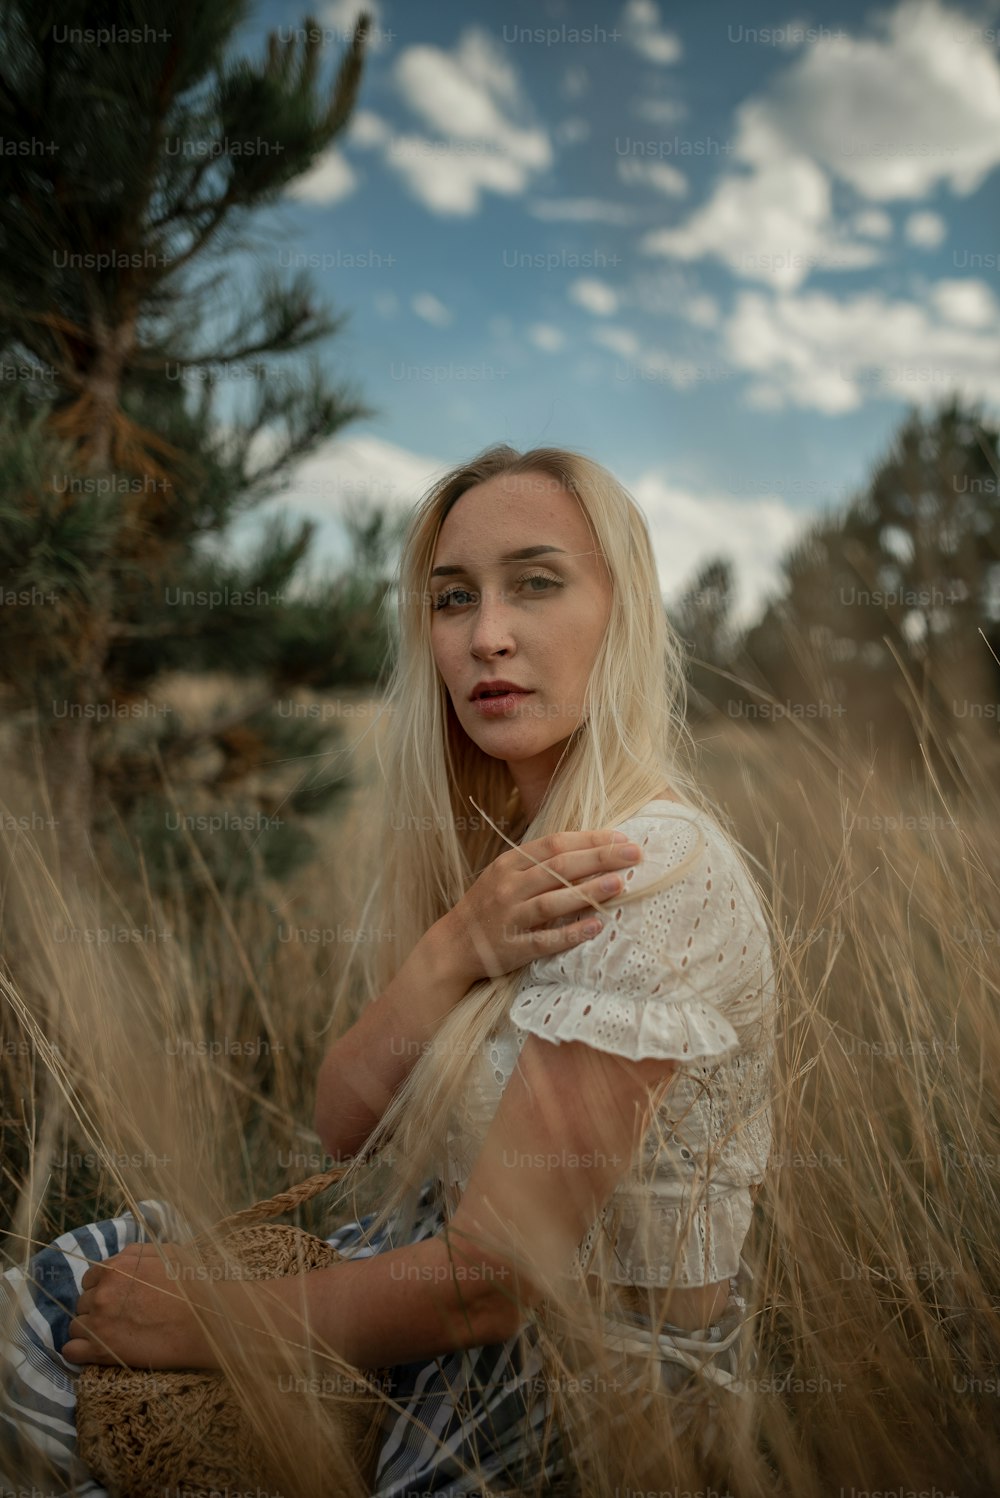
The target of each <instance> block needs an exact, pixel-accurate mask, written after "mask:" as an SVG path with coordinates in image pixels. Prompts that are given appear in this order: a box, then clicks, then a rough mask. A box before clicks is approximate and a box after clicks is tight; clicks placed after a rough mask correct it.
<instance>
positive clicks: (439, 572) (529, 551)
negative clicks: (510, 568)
mask: <svg viewBox="0 0 1000 1498" xmlns="http://www.w3.org/2000/svg"><path fill="white" fill-rule="evenodd" d="M552 551H558V552H559V553H560V555H561V556H566V555H568V553H567V552H565V551H564V550H563V548H562V547H561V546H547V545H543V546H522V547H521V549H520V550H519V551H505V552H504V554H503V556H502V557H501V558H500V560H501V562H524V561H526V560H527V559H528V557H540V556H544V555H545V554H546V553H548V552H552ZM467 571H468V568H467V567H451V566H448V567H435V568H434V571H433V572H432V573H431V577H451V576H452V575H453V574H454V573H456V572H467Z"/></svg>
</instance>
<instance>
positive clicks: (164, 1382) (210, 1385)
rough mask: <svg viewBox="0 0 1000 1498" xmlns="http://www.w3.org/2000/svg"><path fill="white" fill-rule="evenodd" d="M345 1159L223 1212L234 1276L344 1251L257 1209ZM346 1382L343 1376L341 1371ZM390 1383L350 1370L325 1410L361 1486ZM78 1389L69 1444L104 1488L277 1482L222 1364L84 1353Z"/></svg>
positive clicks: (125, 1490)
mask: <svg viewBox="0 0 1000 1498" xmlns="http://www.w3.org/2000/svg"><path fill="white" fill-rule="evenodd" d="M345 1169H346V1167H345V1166H340V1167H337V1168H336V1169H333V1170H328V1171H324V1172H322V1173H321V1174H320V1175H314V1176H310V1177H309V1178H308V1180H305V1181H302V1182H300V1183H299V1185H297V1186H293V1187H291V1188H290V1189H289V1190H288V1191H283V1192H280V1193H279V1194H278V1195H277V1196H272V1197H270V1198H269V1199H268V1200H267V1201H262V1202H255V1203H254V1205H253V1206H251V1207H247V1208H246V1209H245V1210H244V1211H242V1212H235V1213H233V1214H232V1215H231V1216H229V1217H224V1218H223V1219H222V1220H221V1221H220V1222H219V1223H218V1224H217V1225H216V1229H215V1232H216V1234H218V1233H219V1232H220V1231H223V1230H224V1232H225V1237H224V1240H223V1241H224V1245H225V1254H226V1256H227V1257H228V1258H229V1260H230V1265H229V1268H228V1269H227V1273H228V1274H229V1275H237V1276H238V1278H240V1279H276V1278H280V1277H282V1276H284V1275H286V1274H299V1273H304V1272H308V1271H309V1270H310V1269H324V1268H327V1267H328V1266H329V1265H332V1264H337V1263H339V1262H340V1261H341V1259H342V1258H343V1257H344V1256H343V1255H342V1254H339V1253H337V1251H336V1250H335V1249H334V1248H331V1246H330V1244H328V1243H326V1242H324V1240H323V1239H322V1238H317V1237H315V1236H314V1235H313V1234H312V1233H306V1232H303V1231H302V1229H301V1228H295V1227H288V1226H284V1225H282V1224H280V1223H267V1222H259V1219H261V1218H269V1217H278V1216H280V1215H281V1213H283V1212H288V1211H290V1210H291V1209H292V1208H293V1207H295V1206H297V1205H298V1204H299V1203H300V1202H303V1201H308V1200H309V1198H310V1197H313V1196H316V1195H317V1194H318V1193H319V1192H320V1191H323V1190H325V1189H326V1187H327V1186H331V1185H333V1183H334V1182H335V1181H337V1180H339V1178H340V1177H341V1176H342V1175H343V1173H344V1170H345ZM253 1224H258V1225H256V1226H254V1225H253ZM184 1246H185V1248H186V1249H188V1251H191V1250H193V1251H194V1252H195V1253H196V1254H198V1255H199V1256H200V1260H201V1263H202V1265H204V1266H205V1267H206V1268H209V1269H210V1268H211V1266H213V1265H218V1266H220V1267H221V1265H222V1264H223V1263H224V1259H223V1255H222V1254H220V1253H219V1252H217V1251H216V1249H215V1248H214V1247H213V1245H212V1244H211V1243H210V1242H209V1241H207V1237H203V1238H195V1239H194V1240H193V1241H192V1242H191V1243H190V1244H185V1245H184ZM232 1260H235V1261H236V1262H237V1264H238V1266H239V1267H238V1270H237V1269H235V1268H234V1267H233V1265H232V1262H231V1261H232ZM344 1382H345V1384H347V1383H349V1382H350V1380H349V1377H348V1376H347V1375H345V1379H344ZM388 1383H389V1370H388V1369H386V1368H380V1369H376V1370H373V1371H371V1372H368V1373H362V1372H360V1371H358V1372H357V1373H356V1386H357V1389H358V1392H357V1393H356V1394H355V1393H353V1392H351V1393H350V1395H349V1397H345V1393H346V1392H347V1391H346V1390H345V1391H344V1392H339V1393H338V1394H337V1395H336V1396H335V1397H334V1398H332V1399H331V1400H330V1401H329V1406H328V1408H329V1416H330V1419H331V1420H335V1421H337V1422H338V1424H339V1429H340V1430H341V1431H342V1432H343V1435H344V1438H345V1445H346V1447H347V1448H348V1449H350V1450H351V1451H352V1452H353V1455H354V1461H355V1463H356V1465H357V1467H358V1468H359V1470H360V1472H361V1474H362V1477H363V1479H364V1480H365V1482H366V1483H367V1486H368V1491H371V1490H372V1489H373V1488H374V1477H375V1465H376V1462H377V1459H378V1452H379V1446H380V1415H381V1410H380V1408H379V1391H382V1392H385V1391H386V1389H387V1386H388ZM351 1387H352V1389H353V1387H354V1385H353V1384H351ZM321 1397H322V1396H321ZM76 1398H77V1403H76V1429H77V1450H78V1452H79V1455H80V1457H81V1459H82V1461H83V1462H84V1463H85V1465H86V1466H87V1468H88V1470H89V1472H90V1474H91V1475H92V1476H93V1477H96V1478H97V1479H98V1480H99V1481H100V1482H102V1483H103V1484H104V1486H105V1487H106V1488H107V1489H108V1491H109V1492H110V1493H111V1494H112V1498H162V1495H163V1493H164V1490H165V1489H168V1488H169V1489H174V1488H176V1489H177V1490H178V1491H180V1492H183V1494H184V1498H210V1495H211V1494H212V1492H213V1491H214V1492H215V1493H216V1494H217V1493H218V1491H219V1490H220V1489H222V1490H223V1491H226V1490H227V1489H230V1490H235V1489H239V1488H249V1489H250V1490H251V1491H255V1490H256V1485H257V1484H258V1483H259V1482H260V1481H261V1479H262V1478H267V1479H268V1481H269V1482H271V1483H272V1485H273V1484H274V1482H275V1481H276V1480H277V1481H279V1482H280V1474H276V1473H273V1472H272V1471H271V1470H270V1467H269V1465H268V1462H267V1459H266V1457H265V1455H264V1452H263V1451H262V1450H261V1449H260V1447H259V1446H258V1443H257V1440H256V1436H255V1432H254V1429H253V1427H252V1425H251V1423H250V1421H249V1420H248V1418H247V1415H246V1412H245V1410H244V1409H243V1407H242V1405H241V1404H240V1402H239V1401H238V1400H237V1399H236V1398H235V1396H234V1394H233V1391H232V1388H231V1387H230V1384H229V1382H228V1380H227V1379H226V1377H225V1375H224V1374H222V1373H221V1372H216V1371H215V1370H208V1369H191V1370H186V1369H176V1370H175V1369H167V1370H164V1369H159V1370H154V1371H148V1372H147V1371H143V1370H142V1369H138V1368H123V1367H117V1366H115V1367H106V1366H104V1365H102V1364H99V1363H85V1364H84V1365H83V1367H82V1368H81V1370H80V1374H79V1378H78V1382H77V1396H76ZM269 1491H270V1492H271V1493H272V1494H273V1498H282V1495H281V1493H280V1489H279V1488H278V1487H275V1486H272V1487H271V1489H270V1490H269ZM332 1491H334V1489H333V1488H331V1492H332Z"/></svg>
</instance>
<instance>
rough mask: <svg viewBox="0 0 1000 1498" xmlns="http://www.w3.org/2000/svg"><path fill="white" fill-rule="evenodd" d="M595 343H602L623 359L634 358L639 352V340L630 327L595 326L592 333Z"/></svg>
mask: <svg viewBox="0 0 1000 1498" xmlns="http://www.w3.org/2000/svg"><path fill="white" fill-rule="evenodd" d="M590 336H591V338H592V340H593V341H594V343H600V344H601V345H602V346H603V347H604V348H609V349H611V351H612V353H615V354H620V355H621V357H622V358H623V359H634V358H635V357H636V355H637V354H638V353H639V348H640V344H639V340H638V338H637V337H636V336H635V334H634V333H630V332H629V330H628V328H613V327H612V328H607V327H602V328H593V329H592V330H591V334H590Z"/></svg>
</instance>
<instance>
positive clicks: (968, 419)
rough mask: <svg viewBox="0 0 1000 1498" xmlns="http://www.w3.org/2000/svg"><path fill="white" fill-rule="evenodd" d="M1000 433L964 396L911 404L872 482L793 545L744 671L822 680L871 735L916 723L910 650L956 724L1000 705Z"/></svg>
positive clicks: (929, 696)
mask: <svg viewBox="0 0 1000 1498" xmlns="http://www.w3.org/2000/svg"><path fill="white" fill-rule="evenodd" d="M998 440H1000V433H998V431H997V429H996V427H995V426H993V425H990V424H989V422H988V421H987V420H986V418H985V416H984V415H983V413H982V411H981V409H979V408H978V407H974V406H965V405H963V404H962V403H961V402H959V400H958V399H957V398H952V399H950V400H948V401H945V402H944V403H943V404H942V405H941V406H940V407H939V408H938V409H937V410H936V411H932V412H929V413H926V414H925V413H921V412H920V411H919V410H916V409H914V410H911V411H910V412H909V414H908V415H907V416H906V418H905V419H904V421H903V422H902V424H901V426H900V428H899V430H898V431H897V433H896V434H895V436H894V438H893V440H892V442H891V444H890V447H889V450H888V451H887V453H886V454H885V456H884V457H883V458H882V459H880V460H879V462H878V463H877V464H876V466H875V468H874V470H873V472H872V475H871V477H870V479H869V480H868V482H867V483H866V485H865V487H864V488H863V490H862V491H861V492H860V493H859V494H858V495H857V496H856V497H855V498H854V499H853V500H852V501H851V502H850V503H849V504H848V505H846V506H844V507H843V508H841V509H839V510H833V511H830V512H829V513H827V514H824V515H822V516H820V517H819V518H818V519H817V520H816V521H815V522H814V523H813V524H812V525H811V526H810V527H809V529H808V530H807V531H806V533H805V534H804V535H803V536H802V537H801V538H800V539H799V540H798V541H797V542H796V544H795V545H794V546H793V547H792V548H791V550H790V551H789V552H788V553H787V555H786V556H785V558H784V560H783V563H782V573H783V578H782V587H781V592H780V596H779V597H778V598H777V599H776V600H775V601H774V602H773V603H772V604H771V605H770V606H769V608H768V609H767V611H766V612H765V615H764V617H763V618H762V619H761V620H760V622H759V623H758V624H757V625H756V627H755V628H754V629H753V630H751V631H750V632H749V634H748V637H747V639H746V641H745V650H744V654H743V661H742V666H741V669H742V670H744V671H746V673H747V674H748V675H750V674H753V673H755V672H759V673H760V675H761V676H762V677H763V678H764V679H765V680H766V681H767V682H768V683H769V685H770V687H771V690H772V691H773V692H774V693H775V695H776V696H777V697H778V698H779V699H781V700H782V701H786V702H791V703H795V704H805V705H808V704H810V703H812V704H814V705H816V698H817V692H819V693H820V694H821V695H822V696H823V697H824V699H829V700H832V701H836V702H840V703H843V704H845V705H846V707H847V711H848V715H849V721H848V718H845V726H849V727H856V728H857V729H858V731H859V732H861V733H863V734H867V735H870V733H871V731H872V727H873V726H876V727H877V728H878V730H879V732H880V734H883V735H889V734H891V735H892V736H893V737H897V736H899V735H905V734H907V733H908V724H909V722H910V721H911V716H912V712H913V704H912V702H911V701H910V699H909V695H908V692H907V690H906V689H905V687H904V684H903V679H902V675H901V673H900V669H899V666H900V662H902V663H903V664H904V665H905V666H906V667H907V668H908V670H909V672H910V674H911V676H912V678H913V680H914V681H915V683H916V685H917V687H918V689H919V691H920V692H921V694H922V703H923V711H925V712H927V713H929V714H931V715H932V716H933V718H934V719H935V721H936V723H937V724H938V726H939V727H941V728H943V729H944V730H945V732H948V731H949V730H950V729H951V728H952V727H954V726H955V713H956V706H955V704H956V703H960V704H966V703H968V704H988V703H990V702H992V703H995V702H996V700H997V697H998V696H1000V676H998V673H997V670H996V658H997V657H998V656H1000V500H998V488H1000V485H998V479H1000V460H998ZM991 648H992V654H991ZM963 716H964V710H963Z"/></svg>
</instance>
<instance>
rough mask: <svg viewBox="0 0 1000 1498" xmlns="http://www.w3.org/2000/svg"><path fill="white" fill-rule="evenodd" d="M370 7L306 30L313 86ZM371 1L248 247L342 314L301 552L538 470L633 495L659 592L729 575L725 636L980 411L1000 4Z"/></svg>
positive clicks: (997, 322)
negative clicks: (908, 455)
mask: <svg viewBox="0 0 1000 1498" xmlns="http://www.w3.org/2000/svg"><path fill="white" fill-rule="evenodd" d="M360 8H361V7H360V6H359V5H358V4H356V3H353V0H333V3H330V4H328V5H327V6H326V7H325V9H322V10H317V11H316V12H315V15H316V22H317V24H318V26H319V27H321V28H322V29H323V41H322V58H323V65H324V69H325V76H327V77H332V75H333V72H334V70H335V68H336V66H337V63H338V60H339V58H340V56H341V55H342V52H343V49H344V43H345V39H346V37H347V36H348V35H349V33H350V28H351V23H352V21H353V19H354V17H355V15H356V14H357V12H358V11H359V9H360ZM368 9H369V10H370V11H371V12H372V13H373V14H374V17H375V33H374V38H373V42H374V45H373V46H372V48H371V50H370V53H369V59H368V65H367V71H366V75H365V78H364V81H363V85H362V90H361V97H360V101H359V104H358V107H357V110H356V112H355V115H354V117H353V119H352V122H351V125H350V127H349V130H348V131H347V132H346V133H345V134H344V135H343V136H342V137H341V138H340V139H339V140H338V142H337V146H336V148H335V149H334V150H332V151H330V152H329V153H326V154H325V155H324V157H323V158H322V159H321V160H319V161H318V162H317V163H316V165H315V167H314V168H313V170H312V171H311V172H310V173H309V174H308V176H307V177H305V178H303V179H301V181H300V182H299V183H298V184H297V185H296V186H295V188H294V190H293V192H292V193H290V194H289V195H288V196H287V197H286V199H285V201H284V202H283V203H282V205H281V206H280V208H279V209H278V210H276V212H275V213H274V214H273V215H269V216H268V220H267V222H268V231H269V232H268V235H267V245H266V247H264V248H262V249H260V250H258V251H257V255H256V258H257V260H258V261H259V262H260V263H261V265H262V266H263V265H266V266H268V267H269V268H274V267H277V268H279V269H280V270H281V271H282V273H283V274H286V275H287V274H290V273H291V271H292V270H293V269H296V268H300V267H302V268H305V269H307V270H308V271H309V273H310V275H311V277H312V280H313V284H314V285H315V286H316V288H317V291H318V292H319V293H320V295H321V296H322V298H323V300H324V301H325V302H326V304H327V305H328V306H329V307H330V308H331V309H332V310H334V311H336V312H347V313H349V314H350V316H349V318H348V321H347V324H346V327H345V329H344V330H343V332H342V333H341V334H340V335H339V336H337V337H336V338H335V339H333V340H332V341H331V342H330V343H329V344H328V346H327V347H326V349H325V350H324V354H323V358H324V363H325V364H326V366H327V368H328V370H329V373H330V375H331V377H334V378H349V379H350V380H352V381H353V382H355V384H356V386H357V388H358V390H359V393H360V394H361V395H362V397H363V398H364V399H365V400H366V401H367V402H368V403H369V404H370V405H372V406H374V407H376V408H377V410H378V414H377V415H376V416H374V417H373V418H370V419H368V420H366V421H364V422H358V423H355V424H354V425H352V426H351V427H349V428H347V429H345V431H344V433H343V434H342V435H341V436H340V437H339V438H338V439H337V440H336V441H335V442H333V443H331V444H329V445H328V446H327V447H325V448H324V449H323V450H322V451H321V452H319V453H317V454H316V455H315V456H314V457H313V458H311V459H310V460H309V461H308V462H307V463H306V464H304V465H303V466H302V468H301V469H300V470H299V472H298V473H297V474H296V475H295V476H294V478H293V479H292V480H291V482H290V483H289V485H288V487H287V488H286V489H285V490H284V491H283V493H282V494H281V495H280V497H279V498H278V499H277V500H276V501H275V502H274V503H276V504H278V505H281V506H286V507H287V508H288V509H289V510H291V511H293V512H294V513H296V514H308V515H311V516H314V517H315V518H316V519H318V520H319V521H320V533H319V538H318V541H319V553H320V555H323V556H329V557H331V558H334V557H337V556H338V555H341V554H342V551H341V548H342V531H341V528H340V526H339V523H338V516H339V514H340V513H341V512H342V509H343V506H344V504H345V503H347V504H349V503H351V502H352V500H354V499H355V498H361V499H366V500H377V501H380V502H385V503H390V504H392V505H394V506H397V505H398V506H401V507H403V508H407V507H409V506H411V505H412V504H413V503H414V502H415V501H416V500H417V499H418V498H419V497H420V495H421V494H422V493H423V492H424V490H425V489H426V488H427V486H428V485H429V484H430V482H431V481H432V480H433V479H434V477H435V476H437V475H438V474H440V473H441V472H443V471H444V470H445V469H446V468H448V467H450V466H452V465H453V464H454V463H456V462H458V461H460V460H462V459H464V458H466V457H468V456H471V455H472V454H473V453H475V452H476V451H478V450H479V449H480V448H482V447H484V446H486V445H487V444H488V443H490V442H494V441H498V440H502V441H506V442H510V443H512V444H513V445H514V446H515V447H518V448H526V447H531V446H535V445H539V444H557V445H562V446H567V447H571V448H575V449H578V450H580V451H583V452H586V453H588V454H590V455H591V456H593V457H595V458H597V459H599V460H600V461H601V462H602V463H604V464H606V465H607V466H608V467H609V468H610V469H611V470H612V471H613V472H614V473H615V474H616V475H617V476H618V477H619V478H620V479H621V480H622V481H623V482H624V483H625V484H626V485H627V486H628V488H629V489H630V491H631V492H632V494H633V495H634V496H635V498H636V499H637V500H638V501H639V503H640V505H641V506H642V508H643V510H644V512H645V514H646V516H647V519H648V521H649V524H650V528H651V531H652V533H653V537H654V544H655V546H656V551H657V557H658V561H659V564H660V575H661V582H662V585H663V589H664V593H665V594H666V595H668V596H670V595H671V594H673V593H675V592H676V590H677V589H678V588H679V587H680V586H681V585H682V584H683V583H684V582H686V581H687V580H689V579H690V576H691V573H692V569H693V568H694V567H696V566H697V565H698V564H699V563H700V562H703V561H705V560H707V558H709V557H710V556H713V555H717V554H720V553H721V554H726V555H729V556H731V557H732V559H733V561H734V563H735V565H736V569H737V574H738V577H739V578H740V588H741V592H740V609H741V612H742V613H743V614H745V615H749V614H750V613H752V612H753V611H755V609H756V608H757V607H758V606H759V603H760V600H761V598H762V597H763V596H764V593H765V591H766V589H767V587H768V585H769V582H770V580H771V578H772V577H773V572H774V564H775V561H776V559H777V556H778V555H779V553H780V551H781V550H782V549H783V548H784V547H785V546H786V545H787V544H788V542H789V541H790V540H792V539H793V538H794V536H795V535H796V533H797V532H798V530H799V529H800V528H801V526H802V524H803V523H804V521H805V520H806V519H807V518H808V516H809V514H810V513H813V512H815V511H816V510H818V509H820V508H822V507H825V506H827V505H829V504H834V503H837V502H839V501H841V500H843V499H844V498H846V497H847V496H848V495H849V494H850V493H851V491H852V490H853V489H854V488H855V487H856V486H858V485H859V484H860V483H862V482H863V480H864V478H865V475H866V473H867V471H868V469H869V467H870V465H871V463H872V462H873V461H874V460H875V459H876V458H877V457H878V455H879V454H880V453H881V452H882V451H883V450H884V448H885V446H886V444H887V442H888V441H889V438H890V436H891V433H892V431H893V429H894V427H895V426H896V425H897V424H898V422H899V420H900V418H901V416H902V415H903V413H904V412H905V410H906V407H907V405H908V404H909V403H910V402H917V403H920V404H927V403H933V402H936V401H938V400H940V399H942V398H943V397H944V396H945V395H946V394H947V393H948V392H949V391H951V390H952V389H958V390H959V391H961V392H962V393H964V394H965V395H966V396H968V397H970V398H973V399H978V400H981V401H983V402H984V403H985V405H986V406H987V409H988V410H990V411H991V412H996V411H997V410H998V409H1000V318H998V311H1000V305H998V296H1000V282H998V269H1000V226H998V215H997V212H996V203H997V193H996V188H997V180H998V178H997V166H998V164H1000V64H998V54H997V36H998V34H1000V9H998V7H997V6H996V5H993V6H986V7H983V8H979V9H975V8H973V7H970V6H966V7H964V8H961V9H959V8H957V7H956V6H953V5H946V4H944V3H940V0H902V3H898V4H895V5H888V6H886V7H884V8H881V9H875V8H871V7H868V6H865V5H861V4H843V5H826V6H824V7H822V8H821V9H811V10H808V11H807V10H799V9H796V8H795V6H794V0H788V3H787V4H785V3H778V4H775V5H769V4H760V5H758V6H757V7H756V9H755V12H754V14H753V18H752V19H750V18H749V17H748V14H747V8H746V6H745V5H737V4H730V3H729V0H709V3H707V4H700V5H695V4H692V3H687V0H684V3H680V4H676V5H674V6H672V7H670V8H669V9H668V8H667V7H666V6H662V7H658V6H657V5H656V4H655V3H653V0H627V3H605V4H598V3H597V0H574V3H573V4H572V5H570V4H569V3H568V0H542V3H537V0H536V3H510V0H504V3H497V0H482V3H480V4H478V5H476V6H474V7H469V6H468V5H466V4H462V3H460V0H435V3H434V4H433V5H414V4H412V3H411V4H409V5H405V6H404V5H403V4H401V3H399V0H378V3H372V4H371V5H369V6H368ZM302 23H303V14H302V12H301V11H300V10H299V8H298V7H297V6H295V5H293V4H291V3H290V0H271V3H267V4H263V5H261V6H259V7H258V8H257V9H256V10H255V12H254V15H253V20H252V22H251V24H250V25H248V26H247V27H246V28H245V33H244V39H245V42H246V44H247V46H248V48H249V49H253V50H256V47H257V46H258V45H259V43H260V40H261V39H262V38H263V36H264V35H265V34H266V32H268V31H270V30H277V31H278V32H279V34H281V35H282V36H288V35H290V34H291V33H292V31H293V30H294V29H295V28H296V27H300V26H301V25H302Z"/></svg>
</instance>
